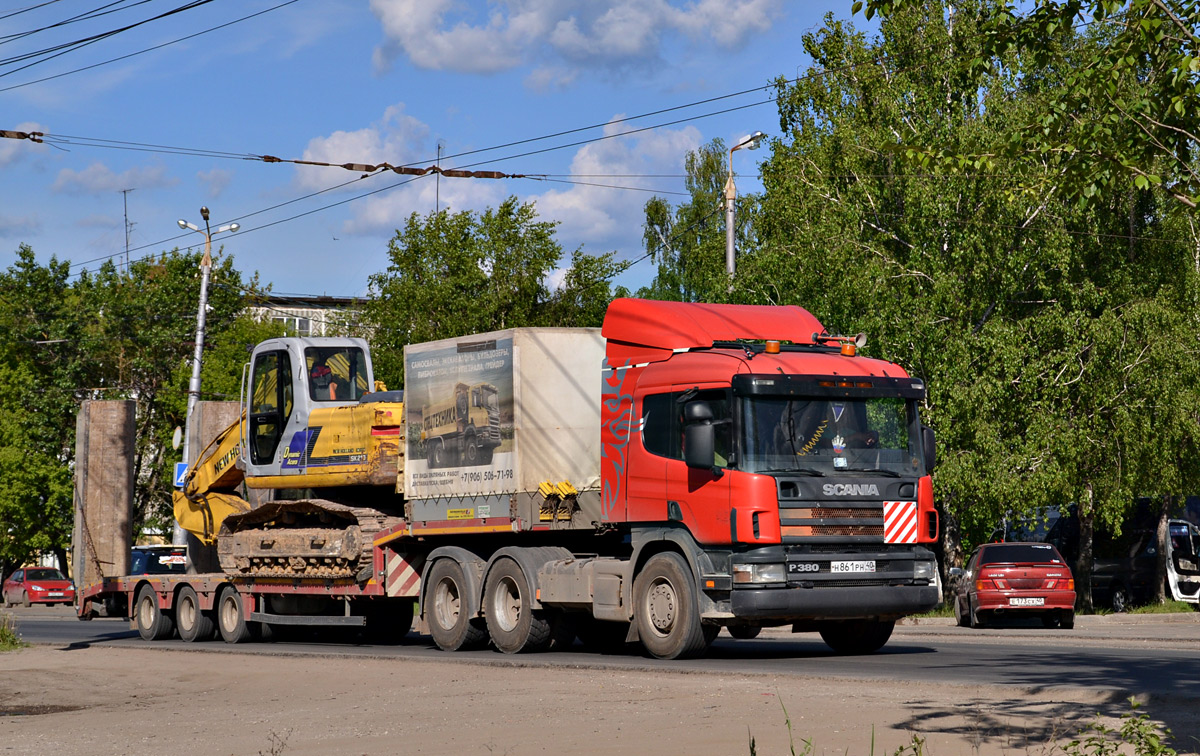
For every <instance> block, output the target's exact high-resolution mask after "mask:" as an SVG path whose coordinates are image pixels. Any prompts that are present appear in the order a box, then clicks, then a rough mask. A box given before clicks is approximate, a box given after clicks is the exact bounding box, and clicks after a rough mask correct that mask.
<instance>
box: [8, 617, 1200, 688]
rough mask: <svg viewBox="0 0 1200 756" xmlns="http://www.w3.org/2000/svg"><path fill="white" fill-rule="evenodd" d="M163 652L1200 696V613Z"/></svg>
mask: <svg viewBox="0 0 1200 756" xmlns="http://www.w3.org/2000/svg"><path fill="white" fill-rule="evenodd" d="M10 611H11V612H12V613H13V615H14V616H15V618H16V620H17V628H18V631H19V632H20V633H21V635H22V637H23V638H24V639H25V640H26V641H28V642H30V643H36V644H48V645H55V646H64V647H76V648H78V647H83V646H95V645H105V646H118V647H119V646H126V647H137V648H145V647H146V646H147V645H149V644H147V642H146V641H142V640H141V639H140V638H138V636H137V632H136V631H134V630H131V629H130V628H129V623H128V622H126V621H124V620H119V619H95V620H92V621H90V622H80V621H79V620H77V619H76V618H75V615H74V613H73V611H72V610H70V609H69V608H68V607H32V608H29V609H21V608H18V609H13V610H10ZM153 646H154V647H156V648H164V649H168V648H169V649H177V650H189V651H197V652H208V653H214V652H215V653H233V652H236V653H259V654H297V655H302V654H316V655H325V656H328V655H344V656H350V657H354V656H375V657H406V658H415V659H432V660H437V661H454V662H463V663H472V664H492V665H496V664H501V665H513V664H519V665H537V666H542V665H547V666H565V667H575V668H579V667H590V668H607V669H628V668H637V669H662V668H669V669H672V670H674V671H687V672H698V673H705V672H719V673H727V674H773V675H781V674H782V675H796V676H819V677H838V678H847V679H862V680H865V681H870V680H889V681H906V680H907V681H913V682H928V683H936V682H949V683H965V684H970V683H975V684H987V685H997V686H1014V687H1020V688H1026V689H1029V688H1036V689H1048V688H1054V687H1055V686H1075V687H1084V688H1089V689H1096V690H1105V691H1112V692H1113V693H1114V694H1116V693H1121V692H1124V693H1128V694H1135V693H1137V694H1150V695H1156V696H1168V697H1176V696H1183V697H1187V698H1196V697H1197V696H1200V613H1192V614H1178V615H1112V616H1102V617H1080V618H1079V619H1078V620H1077V624H1076V627H1075V629H1074V630H1046V629H1044V628H1042V627H1041V626H1040V624H1038V623H1034V622H1030V623H1012V625H1010V626H1008V627H1000V628H988V629H983V630H971V629H967V628H960V627H955V626H953V624H952V623H951V622H950V621H946V620H926V621H922V622H921V623H919V624H906V625H901V626H898V627H897V628H896V632H895V634H893V636H892V639H891V640H890V641H889V642H888V644H887V646H885V647H884V648H883V649H882V650H881V651H880V652H879V653H876V654H873V655H870V656H836V655H834V654H833V653H832V652H831V651H830V650H829V649H828V647H827V646H826V645H825V644H824V643H823V642H821V639H820V637H819V636H818V635H816V634H815V633H802V634H796V635H793V634H791V633H788V632H786V631H783V630H768V631H765V632H764V633H763V635H762V636H760V637H759V638H757V639H755V640H751V641H736V640H733V639H732V638H729V637H727V636H725V635H724V634H722V636H721V637H720V638H718V639H717V641H716V642H715V643H714V644H713V647H712V648H711V649H710V651H709V654H708V656H707V657H705V658H704V659H695V660H688V661H673V662H664V661H659V660H655V659H648V658H645V657H643V656H641V655H638V654H636V653H634V652H630V653H628V654H619V655H601V654H597V653H592V652H588V651H584V650H583V648H582V647H581V646H579V645H576V646H575V647H574V648H573V649H572V650H570V651H563V652H557V653H548V654H535V655H522V656H516V657H513V656H506V655H503V654H499V653H497V652H495V651H490V650H485V651H472V652H463V653H457V654H446V653H443V652H442V651H439V650H438V649H437V648H436V647H434V645H433V643H432V641H431V640H430V639H429V638H428V637H427V636H423V635H418V634H416V633H410V634H409V635H408V637H407V638H405V640H404V642H403V643H402V644H399V645H391V646H388V645H368V644H365V643H360V642H357V640H356V639H355V638H354V637H352V636H345V635H343V636H333V637H328V636H326V637H322V638H320V639H316V640H314V639H306V640H296V641H289V642H278V643H261V642H260V643H247V644H240V645H237V646H231V645H229V644H226V643H222V642H221V641H220V640H217V641H213V642H208V643H184V642H182V641H180V640H171V641H158V642H155V643H154V644H153Z"/></svg>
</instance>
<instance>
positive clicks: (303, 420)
mask: <svg viewBox="0 0 1200 756" xmlns="http://www.w3.org/2000/svg"><path fill="white" fill-rule="evenodd" d="M373 383H374V381H373V380H372V372H371V357H370V352H369V351H368V350H367V344H366V342H365V341H363V340H362V339H350V338H280V339H270V340H268V341H264V342H262V343H261V344H259V345H258V346H257V347H255V349H254V353H253V355H252V356H251V358H250V370H249V385H244V386H243V389H242V406H243V407H245V409H246V418H247V422H246V430H245V435H244V437H243V439H242V440H243V442H244V443H243V447H242V448H243V455H244V457H243V459H244V463H245V465H246V472H247V475H248V476H251V477H255V476H264V475H287V474H299V473H301V472H303V470H304V469H306V468H307V467H308V466H309V462H310V458H311V455H312V451H313V445H314V443H315V442H316V440H317V437H318V435H319V432H320V431H319V430H317V431H316V432H314V430H313V428H312V425H313V424H312V423H311V422H310V421H311V419H312V415H313V411H314V410H316V409H323V408H335V407H344V406H350V405H355V404H358V403H359V402H360V401H361V400H362V397H363V396H364V395H366V394H367V393H368V392H369V391H370V389H371V386H372V385H373Z"/></svg>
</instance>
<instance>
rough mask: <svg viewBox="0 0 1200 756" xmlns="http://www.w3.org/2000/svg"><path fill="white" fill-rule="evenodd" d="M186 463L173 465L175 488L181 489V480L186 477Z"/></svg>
mask: <svg viewBox="0 0 1200 756" xmlns="http://www.w3.org/2000/svg"><path fill="white" fill-rule="evenodd" d="M187 469H188V466H187V462H176V463H175V487H176V488H183V479H184V477H185V476H187Z"/></svg>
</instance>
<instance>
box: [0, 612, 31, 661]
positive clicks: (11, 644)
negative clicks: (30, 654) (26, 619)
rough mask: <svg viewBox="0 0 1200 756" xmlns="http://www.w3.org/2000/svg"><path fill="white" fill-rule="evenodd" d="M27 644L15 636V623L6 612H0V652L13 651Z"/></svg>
mask: <svg viewBox="0 0 1200 756" xmlns="http://www.w3.org/2000/svg"><path fill="white" fill-rule="evenodd" d="M28 645H29V644H28V643H26V642H25V641H23V640H21V636H20V635H17V623H16V621H15V620H14V619H13V616H12V615H11V614H9V613H8V612H0V651H15V650H16V649H18V648H24V647H25V646H28Z"/></svg>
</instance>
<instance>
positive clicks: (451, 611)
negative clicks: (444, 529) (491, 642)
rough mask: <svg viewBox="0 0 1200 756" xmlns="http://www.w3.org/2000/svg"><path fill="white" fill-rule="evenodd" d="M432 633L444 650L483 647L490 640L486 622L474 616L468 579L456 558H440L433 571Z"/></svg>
mask: <svg viewBox="0 0 1200 756" xmlns="http://www.w3.org/2000/svg"><path fill="white" fill-rule="evenodd" d="M429 585H430V588H429V593H428V595H427V599H428V601H429V608H428V609H426V615H427V617H428V619H429V634H430V635H431V636H433V642H434V643H436V644H437V647H438V648H440V649H442V650H443V651H465V650H468V649H472V648H479V647H480V646H482V645H483V644H484V642H485V641H486V640H487V630H486V629H485V628H484V625H483V621H482V620H480V619H478V618H474V617H471V616H470V608H469V607H468V606H467V596H469V595H470V591H468V590H467V578H466V576H465V575H464V574H463V570H462V566H461V565H459V563H458V562H456V561H454V560H453V559H439V560H438V561H437V562H435V563H434V565H433V567H432V568H430V570H429Z"/></svg>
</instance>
